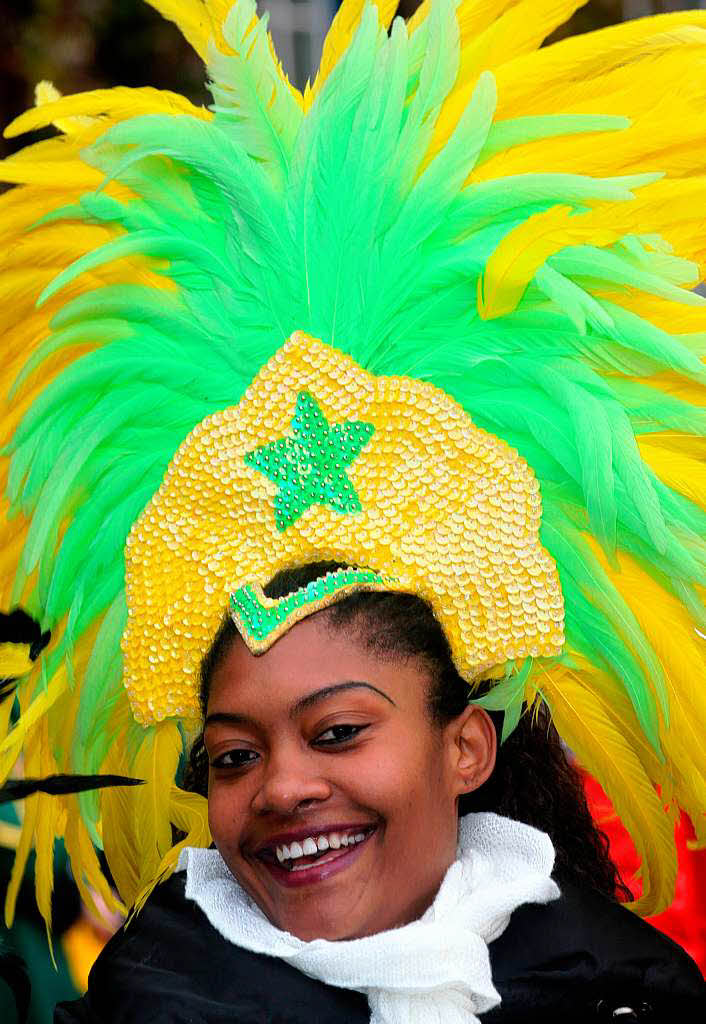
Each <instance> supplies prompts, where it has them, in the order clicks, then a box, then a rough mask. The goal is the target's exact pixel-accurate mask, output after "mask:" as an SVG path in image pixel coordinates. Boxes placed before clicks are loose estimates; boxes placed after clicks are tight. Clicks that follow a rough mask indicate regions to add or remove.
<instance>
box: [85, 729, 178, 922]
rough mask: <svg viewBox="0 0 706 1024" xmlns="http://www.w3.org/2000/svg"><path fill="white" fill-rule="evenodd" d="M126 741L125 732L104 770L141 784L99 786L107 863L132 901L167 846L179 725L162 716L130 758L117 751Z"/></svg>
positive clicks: (169, 844)
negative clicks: (139, 780) (134, 779)
mask: <svg viewBox="0 0 706 1024" xmlns="http://www.w3.org/2000/svg"><path fill="white" fill-rule="evenodd" d="M128 713H129V712H128ZM127 746H128V741H127V739H126V738H125V735H123V736H122V737H121V738H120V740H119V741H118V740H116V743H115V745H114V749H111V752H110V753H109V755H108V758H107V759H106V763H105V765H104V766H103V770H104V771H111V772H116V773H117V774H124V775H132V776H135V777H137V778H140V779H144V780H145V784H144V785H143V786H135V787H130V788H129V789H126V788H124V787H119V786H116V787H114V788H110V789H105V790H103V791H102V796H101V809H102V832H103V840H104V845H105V853H106V857H107V858H108V864H109V866H110V870H111V873H112V875H113V878H114V879H115V883H116V885H117V886H118V891H119V893H120V896H121V898H122V900H123V901H124V902H125V903H126V904H127V905H128V906H131V905H132V904H133V903H134V901H135V898H136V897H137V895H138V893H140V891H141V890H143V889H144V888H145V886H147V885H150V884H154V879H155V877H156V875H157V872H158V869H159V865H160V863H161V862H162V859H163V858H164V856H165V854H167V853H168V852H169V850H170V849H171V847H172V831H171V823H170V819H169V813H170V806H169V805H170V793H171V789H172V785H173V780H174V776H175V774H176V769H177V765H178V763H179V757H180V755H181V752H182V740H181V734H180V732H179V727H178V725H177V723H176V722H174V721H165V722H162V723H160V724H159V725H158V726H156V727H155V728H153V729H150V730H145V732H144V735H143V737H142V739H141V743H140V747H139V750H138V751H137V753H136V754H135V755H134V757H132V758H128V757H127V755H126V754H123V753H121V751H122V750H126V749H127Z"/></svg>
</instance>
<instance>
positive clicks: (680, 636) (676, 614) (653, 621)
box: [590, 541, 706, 838]
mask: <svg viewBox="0 0 706 1024" xmlns="http://www.w3.org/2000/svg"><path fill="white" fill-rule="evenodd" d="M590 543H591V547H592V549H593V551H594V553H595V554H596V557H597V558H598V559H599V560H600V561H601V564H602V565H603V568H604V569H605V571H606V573H608V575H609V576H610V578H611V580H612V582H613V584H614V585H615V587H616V588H617V589H618V591H619V592H620V594H621V595H622V596H623V597H624V598H625V600H626V601H627V603H628V604H629V606H630V608H631V609H632V611H633V613H634V615H635V618H636V619H637V621H638V622H639V624H640V627H641V628H642V630H643V632H644V634H645V636H646V637H647V639H648V640H649V642H650V644H651V646H652V648H653V649H654V651H655V653H656V655H657V657H658V658H659V660H660V662H661V664H662V666H663V668H664V674H665V680H666V684H667V695H668V701H669V722H668V723H663V725H662V728H661V730H660V739H661V743H662V749H663V751H664V754H665V756H666V758H667V762H666V765H665V767H664V768H662V769H659V770H658V769H655V768H654V766H653V767H652V769H650V774H651V777H652V778H653V781H655V782H657V781H664V780H665V779H667V778H668V776H667V773H669V776H671V785H672V791H673V792H672V796H673V798H674V800H675V801H676V803H677V804H678V806H679V807H681V808H682V809H684V810H685V811H686V812H687V813H688V814H689V816H690V817H691V819H692V822H693V824H694V827H695V829H696V830H697V834H698V835H699V836H700V837H701V838H704V837H706V830H705V829H704V820H703V809H704V807H705V806H706V777H704V774H703V772H702V770H701V769H700V767H699V766H700V765H701V764H702V762H703V757H702V751H703V735H702V730H701V729H700V726H699V723H702V722H703V721H704V720H706V690H705V689H704V687H702V686H700V685H698V683H697V682H696V680H699V679H703V678H705V677H706V640H704V638H703V637H702V636H701V635H700V634H699V633H698V632H697V631H696V629H695V624H694V622H693V621H692V619H691V617H690V615H689V613H688V611H687V610H686V609H685V607H684V606H683V605H682V604H681V602H680V601H678V600H677V598H675V597H674V596H673V595H671V594H670V593H668V592H667V591H665V590H664V589H663V588H662V587H661V586H660V585H659V584H658V583H657V582H656V581H655V580H654V579H653V578H652V577H651V576H650V575H649V574H648V573H646V572H645V571H644V570H643V569H642V568H641V567H640V566H639V565H638V563H637V562H635V560H634V559H632V558H630V557H629V556H628V555H625V554H620V555H619V557H618V569H616V568H614V567H611V566H609V565H608V563H607V562H606V560H605V556H604V555H603V553H602V551H601V550H600V548H599V547H598V545H597V544H596V543H595V542H592V541H591V542H590ZM622 720H623V721H625V715H624V713H623V714H622ZM630 739H631V742H632V743H633V745H634V743H635V740H634V737H633V736H632V735H631V737H630ZM643 760H644V759H643ZM677 766H679V767H677ZM663 795H664V793H663Z"/></svg>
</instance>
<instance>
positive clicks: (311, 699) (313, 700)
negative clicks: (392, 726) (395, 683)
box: [289, 679, 397, 718]
mask: <svg viewBox="0 0 706 1024" xmlns="http://www.w3.org/2000/svg"><path fill="white" fill-rule="evenodd" d="M356 689H365V690H372V691H373V693H377V694H378V695H379V696H380V697H384V699H385V700H386V701H388V703H390V704H392V706H393V707H397V705H396V704H395V702H394V700H393V699H392V697H388V695H387V694H386V693H384V692H383V691H382V690H378V688H377V686H373V685H372V684H371V683H363V682H358V681H357V680H355V679H350V680H348V681H347V682H345V683H334V684H333V685H332V686H323V687H322V688H321V689H320V690H314V691H313V693H307V695H306V696H305V697H300V698H299V700H298V701H296V702H295V703H294V704H292V706H291V708H290V709H289V717H290V718H296V716H297V715H298V714H300V713H301V712H302V711H305V710H306V709H307V708H310V707H312V706H313V705H314V704H318V702H319V701H321V700H326V698H327V697H330V696H331V694H332V693H340V692H341V691H342V690H356Z"/></svg>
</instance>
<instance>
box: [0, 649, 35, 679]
mask: <svg viewBox="0 0 706 1024" xmlns="http://www.w3.org/2000/svg"><path fill="white" fill-rule="evenodd" d="M33 667H34V663H33V661H32V659H31V658H30V656H29V644H13V643H4V644H0V679H16V678H18V676H26V675H27V673H28V672H31V671H32V668H33Z"/></svg>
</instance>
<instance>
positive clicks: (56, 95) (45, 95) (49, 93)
mask: <svg viewBox="0 0 706 1024" xmlns="http://www.w3.org/2000/svg"><path fill="white" fill-rule="evenodd" d="M60 99H61V93H60V92H59V90H58V89H57V88H56V86H55V85H54V83H53V82H47V81H44V82H37V84H36V85H35V87H34V105H35V107H43V106H45V105H46V104H47V103H56V102H57V100H60ZM90 122H91V119H90V118H89V117H59V118H55V119H54V120H53V121H52V124H53V125H54V127H55V128H58V129H59V131H60V132H63V133H64V134H65V135H75V134H76V133H77V132H82V131H83V130H84V129H85V128H87V127H88V126H89V125H90Z"/></svg>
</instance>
